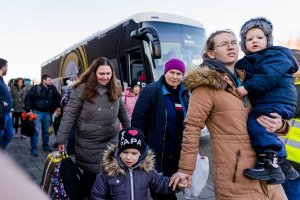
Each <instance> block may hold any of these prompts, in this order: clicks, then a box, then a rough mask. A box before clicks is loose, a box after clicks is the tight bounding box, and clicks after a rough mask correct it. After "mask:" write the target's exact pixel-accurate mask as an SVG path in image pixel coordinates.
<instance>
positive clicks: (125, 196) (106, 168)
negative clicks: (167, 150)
mask: <svg viewBox="0 0 300 200" xmlns="http://www.w3.org/2000/svg"><path fill="white" fill-rule="evenodd" d="M169 182H170V177H167V176H163V175H162V174H160V173H158V172H157V171H156V170H155V168H154V154H153V152H152V151H151V150H149V148H148V146H147V145H146V144H145V143H144V134H143V132H142V131H141V130H139V129H137V128H133V127H130V128H125V129H122V130H121V131H120V132H119V143H118V146H117V145H115V146H109V147H108V148H107V150H106V151H105V152H104V154H103V158H102V172H100V173H99V174H98V175H97V178H96V181H95V184H94V187H93V189H92V194H91V199H92V200H101V199H112V200H116V199H122V200H130V199H148V189H149V188H151V189H152V190H154V191H155V192H158V193H174V191H172V188H171V187H168V185H169ZM185 187H186V185H185V184H181V185H178V189H183V188H185Z"/></svg>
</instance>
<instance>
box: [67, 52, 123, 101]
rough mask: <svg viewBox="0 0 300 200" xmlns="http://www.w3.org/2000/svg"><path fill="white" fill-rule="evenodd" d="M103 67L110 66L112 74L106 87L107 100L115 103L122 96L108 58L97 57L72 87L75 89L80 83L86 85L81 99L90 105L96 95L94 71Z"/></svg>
mask: <svg viewBox="0 0 300 200" xmlns="http://www.w3.org/2000/svg"><path fill="white" fill-rule="evenodd" d="M103 65H108V66H110V69H111V72H112V76H111V79H110V81H109V82H108V84H107V86H106V87H107V89H108V98H109V100H110V101H116V100H117V99H118V98H119V97H120V96H121V94H122V89H121V86H120V84H119V83H118V81H117V79H116V76H115V71H114V67H113V64H112V62H111V61H110V60H109V59H108V58H105V57H99V58H96V59H95V60H94V61H93V63H92V64H91V66H90V67H89V68H88V69H87V70H86V71H85V72H84V73H83V74H82V75H81V76H80V78H79V80H78V81H77V82H76V83H75V84H74V86H73V87H74V88H76V87H78V86H79V85H81V84H82V83H86V86H85V90H84V93H83V98H84V99H85V100H86V101H88V102H90V103H94V102H93V99H94V98H95V97H96V96H97V95H98V91H97V85H98V84H99V83H98V82H97V76H96V71H97V69H98V68H99V67H100V66H103Z"/></svg>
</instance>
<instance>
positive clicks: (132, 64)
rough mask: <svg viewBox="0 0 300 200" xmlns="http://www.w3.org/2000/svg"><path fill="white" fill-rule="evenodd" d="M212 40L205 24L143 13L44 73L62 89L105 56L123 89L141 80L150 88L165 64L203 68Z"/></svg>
mask: <svg viewBox="0 0 300 200" xmlns="http://www.w3.org/2000/svg"><path fill="white" fill-rule="evenodd" d="M205 40H206V34H205V29H204V27H203V25H202V24H201V23H200V22H198V21H196V20H193V19H189V18H186V17H182V16H178V15H173V14H165V13H152V12H146V13H139V14H136V15H133V16H131V17H129V18H128V19H126V20H124V21H122V22H120V23H117V24H116V25H114V26H111V27H109V28H107V29H106V30H103V31H99V32H97V33H95V34H93V35H91V36H89V37H87V38H86V39H84V40H82V41H80V42H78V43H76V44H75V45H73V46H71V47H70V48H68V49H66V50H65V51H63V52H62V53H61V54H59V55H57V56H56V57H54V58H52V59H50V60H48V61H46V62H45V63H43V64H42V74H49V75H50V76H52V78H53V81H54V84H55V85H56V86H57V87H58V89H60V88H61V86H62V85H64V84H65V80H66V79H71V80H73V79H75V77H76V74H77V73H78V72H82V71H84V70H86V69H87V68H88V67H89V66H90V64H91V63H92V61H93V60H94V59H95V58H97V57H100V56H104V57H107V58H109V59H110V60H111V61H112V62H113V64H114V66H115V68H116V69H115V70H116V76H117V78H118V79H119V80H120V82H121V83H122V87H123V88H124V87H126V86H127V85H129V84H131V81H132V80H133V79H139V80H140V81H142V82H143V83H144V84H147V83H150V82H152V81H155V80H157V79H159V77H160V76H161V75H162V74H163V70H164V64H165V62H166V61H167V60H168V59H170V58H178V59H181V60H183V61H184V62H185V64H186V66H187V67H192V66H195V65H199V64H200V62H201V53H202V50H203V47H204V43H205Z"/></svg>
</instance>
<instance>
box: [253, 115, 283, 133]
mask: <svg viewBox="0 0 300 200" xmlns="http://www.w3.org/2000/svg"><path fill="white" fill-rule="evenodd" d="M270 115H271V116H272V117H273V118H271V117H268V116H266V115H261V116H259V117H258V118H257V119H256V120H257V122H258V123H259V124H260V125H262V126H263V127H265V128H266V129H267V131H269V132H275V131H277V130H278V129H280V128H281V127H282V126H283V122H282V118H281V116H280V115H279V114H277V113H270Z"/></svg>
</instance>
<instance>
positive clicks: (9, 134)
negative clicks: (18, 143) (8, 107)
mask: <svg viewBox="0 0 300 200" xmlns="http://www.w3.org/2000/svg"><path fill="white" fill-rule="evenodd" d="M13 137H14V132H13V123H12V119H11V116H10V113H9V112H5V117H4V129H3V130H0V147H1V148H2V149H5V148H6V147H7V145H8V144H9V143H10V141H11V140H12V139H13Z"/></svg>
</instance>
